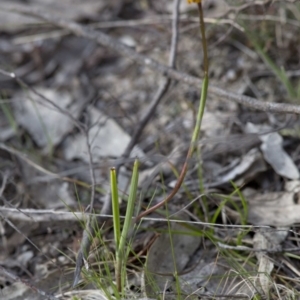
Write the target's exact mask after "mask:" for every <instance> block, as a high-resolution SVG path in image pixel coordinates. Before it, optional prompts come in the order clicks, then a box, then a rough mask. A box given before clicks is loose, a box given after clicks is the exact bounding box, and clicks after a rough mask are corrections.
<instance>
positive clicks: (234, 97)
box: [3, 5, 300, 114]
mask: <svg viewBox="0 0 300 300" xmlns="http://www.w3.org/2000/svg"><path fill="white" fill-rule="evenodd" d="M3 9H4V10H7V11H11V12H16V13H20V14H25V15H30V16H34V17H37V18H40V19H43V20H45V21H47V22H50V23H52V24H54V25H55V26H58V27H61V28H63V29H68V30H69V31H70V32H72V33H74V34H76V35H78V36H82V37H85V38H88V39H91V40H93V41H96V42H97V43H98V44H99V45H101V46H104V47H108V48H110V49H112V50H114V51H116V52H118V53H120V54H121V55H124V56H126V57H128V58H130V59H132V60H133V61H135V62H136V63H138V64H141V65H145V66H147V67H149V68H150V69H152V70H154V71H155V72H158V73H161V74H162V75H164V76H167V77H169V78H172V79H174V80H177V81H180V82H183V83H186V84H188V85H190V86H194V87H196V88H199V86H201V84H202V80H201V79H199V78H197V77H194V76H190V75H188V74H185V73H182V72H179V71H177V70H174V69H173V68H170V67H168V66H166V65H163V64H161V63H159V62H158V61H156V60H154V59H152V58H150V57H148V56H146V55H143V54H140V53H137V52H136V51H135V50H133V49H132V48H130V47H127V46H126V45H124V44H122V43H120V42H119V41H117V40H115V39H114V38H112V37H110V36H108V35H106V34H104V33H102V32H98V31H96V30H93V29H91V28H89V27H87V26H82V25H79V24H77V23H75V22H69V21H66V20H62V19H59V18H56V17H53V16H51V15H49V14H47V13H45V12H42V11H40V10H39V9H35V8H32V7H31V8H26V7H24V6H20V5H9V6H6V7H4V8H3ZM208 92H209V94H211V95H216V96H218V97H220V98H221V99H222V100H228V101H235V102H237V103H239V104H241V105H244V106H247V107H250V108H252V109H257V110H261V111H267V112H276V113H295V114H300V106H299V105H292V104H286V103H272V102H263V101H259V100H257V99H255V98H252V97H248V96H244V95H239V94H236V93H233V92H229V91H226V90H224V89H222V88H219V87H216V86H213V85H210V86H209V89H208Z"/></svg>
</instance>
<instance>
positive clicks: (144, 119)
mask: <svg viewBox="0 0 300 300" xmlns="http://www.w3.org/2000/svg"><path fill="white" fill-rule="evenodd" d="M179 5H180V0H175V1H174V5H173V17H172V41H171V49H170V56H169V67H171V68H175V63H176V54H177V43H178V20H179ZM170 83H171V80H170V78H166V79H164V80H163V82H162V83H161V84H160V86H159V88H158V90H157V92H156V93H155V95H154V98H153V99H152V101H151V103H150V104H149V106H148V108H147V109H146V113H145V114H144V116H143V117H142V118H141V121H140V122H139V124H138V125H137V128H136V130H135V131H134V133H133V135H132V138H131V140H130V143H129V144H128V146H127V147H126V149H125V151H124V154H123V157H124V158H128V157H129V155H130V152H131V151H132V149H133V147H134V146H135V145H136V143H137V141H138V139H139V137H140V136H141V134H142V132H143V130H144V128H145V127H146V125H147V124H148V122H149V120H150V119H151V117H152V116H153V115H154V112H155V110H156V108H157V106H158V104H159V103H160V101H161V100H162V98H163V96H164V95H165V94H166V92H167V90H168V88H169V86H170ZM119 168H120V165H118V166H117V173H118V171H119Z"/></svg>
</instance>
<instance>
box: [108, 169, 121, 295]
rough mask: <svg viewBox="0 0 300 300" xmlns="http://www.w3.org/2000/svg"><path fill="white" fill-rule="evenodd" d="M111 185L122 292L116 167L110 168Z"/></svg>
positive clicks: (118, 269)
mask: <svg viewBox="0 0 300 300" xmlns="http://www.w3.org/2000/svg"><path fill="white" fill-rule="evenodd" d="M110 187H111V200H112V212H113V223H114V239H115V244H116V268H115V274H116V283H117V289H118V291H119V292H120V291H121V289H122V284H121V272H120V269H121V268H120V264H121V262H120V260H119V258H120V255H119V245H120V237H121V230H120V228H121V225H120V208H119V194H118V183H117V175H116V169H115V168H111V169H110Z"/></svg>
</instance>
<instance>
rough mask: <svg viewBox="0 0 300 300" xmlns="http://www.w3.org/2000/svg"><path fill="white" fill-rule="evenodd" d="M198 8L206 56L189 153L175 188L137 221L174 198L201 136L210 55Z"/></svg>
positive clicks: (204, 54)
mask: <svg viewBox="0 0 300 300" xmlns="http://www.w3.org/2000/svg"><path fill="white" fill-rule="evenodd" d="M198 10H199V20H200V31H201V37H202V39H201V41H202V49H203V57H204V81H203V84H202V90H201V98H200V103H199V110H198V115H197V120H196V124H195V127H194V131H193V135H192V138H191V142H190V146H189V149H188V153H187V155H186V159H185V162H184V165H183V167H182V169H181V172H180V175H179V177H178V180H177V181H176V184H175V186H174V188H173V190H172V191H171V192H170V194H169V195H168V196H167V197H166V198H165V199H164V200H162V201H161V202H159V203H157V204H156V205H154V206H152V207H151V208H149V209H147V210H146V211H144V212H142V213H140V214H139V215H138V216H137V217H136V220H135V221H136V222H137V221H139V220H141V218H143V217H144V216H146V215H148V214H150V213H151V212H154V211H155V210H157V209H158V208H160V207H162V206H163V205H165V204H166V203H168V202H169V201H170V200H171V199H173V197H174V196H175V195H176V194H177V192H178V190H179V189H180V187H181V185H182V183H183V181H184V178H185V175H186V173H187V170H188V162H189V160H190V159H191V157H192V155H193V153H194V150H195V144H196V141H197V140H198V136H199V131H200V128H201V123H202V119H203V113H204V109H205V103H206V98H207V88H208V56H207V43H206V37H205V25H204V21H203V10H202V4H201V3H200V4H198Z"/></svg>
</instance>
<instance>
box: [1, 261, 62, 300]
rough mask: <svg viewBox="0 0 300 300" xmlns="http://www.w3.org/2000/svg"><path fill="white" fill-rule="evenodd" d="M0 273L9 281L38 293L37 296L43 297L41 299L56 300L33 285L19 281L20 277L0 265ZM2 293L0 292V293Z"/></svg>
mask: <svg viewBox="0 0 300 300" xmlns="http://www.w3.org/2000/svg"><path fill="white" fill-rule="evenodd" d="M0 271H1V272H2V273H3V274H4V275H5V276H6V277H7V278H9V279H11V280H13V281H14V282H21V283H23V284H24V285H26V286H27V287H29V288H30V289H32V290H33V291H34V292H36V293H38V294H39V295H41V296H43V297H44V298H43V299H50V300H57V298H56V297H54V296H52V295H49V294H47V293H46V292H44V291H42V290H41V289H39V288H37V287H36V286H34V285H33V284H31V283H29V282H27V281H25V280H23V279H21V278H20V277H18V276H16V275H14V274H13V273H11V272H9V271H7V270H6V269H5V268H4V267H2V266H1V265H0ZM1 293H2V292H1Z"/></svg>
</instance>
